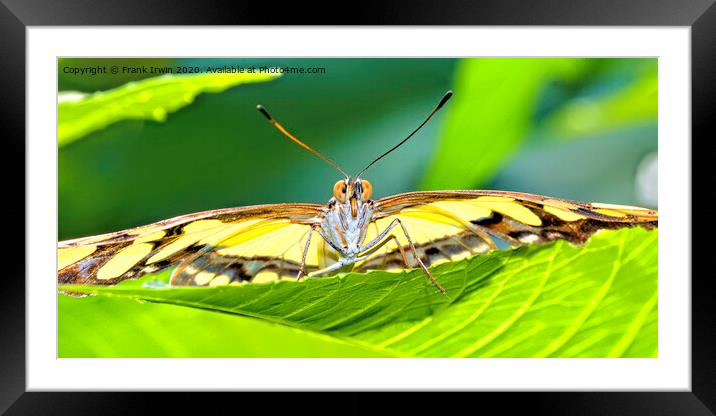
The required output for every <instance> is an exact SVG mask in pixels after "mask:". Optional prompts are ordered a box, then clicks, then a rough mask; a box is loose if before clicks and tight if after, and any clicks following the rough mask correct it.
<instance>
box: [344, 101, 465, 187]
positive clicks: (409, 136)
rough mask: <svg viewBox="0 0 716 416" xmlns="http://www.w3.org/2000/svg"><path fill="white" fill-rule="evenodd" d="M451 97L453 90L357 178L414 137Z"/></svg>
mask: <svg viewBox="0 0 716 416" xmlns="http://www.w3.org/2000/svg"><path fill="white" fill-rule="evenodd" d="M450 97H452V91H448V92H446V93H445V95H444V96H443V99H442V100H440V103H439V104H438V105H437V107H435V109H434V110H433V111H432V112H431V113H430V115H428V117H427V118H426V119H425V121H423V122H422V123H420V125H419V126H418V128H417V129H415V130H413V132H412V133H410V134H409V135H408V137H406V138H404V139H403V140H401V142H400V143H398V144H396V145H395V146H393V147H392V148H390V150H388V151H387V152H385V153H383V154H382V155H380V156H378V157H377V158H376V159H375V160H373V161H372V162H370V163H369V164H368V166H366V167H365V168H363V170H362V171H360V173H359V174H357V175H356V178H357V177H359V176H360V175H362V174H363V172H365V171H367V170H368V168H370V167H371V166H373V165H374V164H375V162H377V161H379V160H380V159H382V158H384V157H385V156H387V155H388V154H389V153H390V152H392V151H393V150H395V149H397V148H399V147H400V146H401V145H402V144H403V143H405V142H407V141H408V140H409V139H410V138H411V137H413V135H414V134H415V133H417V132H418V130H420V129H421V128H422V127H423V126H424V125H425V124H426V123H427V122H428V120H430V119H431V118H432V117H433V116H434V115H435V113H437V112H438V111H439V110H440V109H441V108H442V107H443V105H445V103H446V102H447V101H448V100H449V99H450Z"/></svg>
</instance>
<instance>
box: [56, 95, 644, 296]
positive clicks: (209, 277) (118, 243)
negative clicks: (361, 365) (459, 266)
mask: <svg viewBox="0 0 716 416" xmlns="http://www.w3.org/2000/svg"><path fill="white" fill-rule="evenodd" d="M451 96H452V92H451V91H448V92H447V93H446V94H445V95H444V96H443V98H442V99H441V101H440V102H439V104H438V105H437V106H436V107H435V109H433V111H432V112H431V113H430V114H429V115H428V116H427V118H425V120H424V121H423V122H422V123H421V124H420V125H419V126H418V127H417V128H416V129H415V130H413V131H412V133H410V134H409V135H408V136H407V137H406V138H405V139H403V140H402V141H400V142H399V143H397V144H396V145H395V146H393V147H392V148H390V149H389V150H388V151H386V152H384V153H383V154H382V155H380V156H379V157H377V158H376V159H374V160H373V161H372V162H370V163H369V164H368V165H367V166H366V167H365V168H364V169H363V170H361V171H360V172H359V173H358V174H356V175H348V174H347V173H346V172H345V171H344V170H343V169H341V168H340V166H338V164H336V163H335V162H334V161H333V160H331V159H329V158H328V157H326V156H324V155H323V154H321V153H320V152H318V151H316V150H314V149H313V148H311V147H310V146H308V145H307V144H305V143H304V142H302V141H300V140H299V139H297V138H296V137H295V136H293V135H292V134H291V133H289V132H288V130H286V129H285V128H284V127H283V126H282V125H281V124H279V123H278V122H277V121H276V120H275V119H274V118H273V117H271V115H270V114H269V113H268V111H267V110H266V109H265V108H264V107H262V106H260V105H258V106H257V109H258V110H259V112H261V114H263V115H264V116H265V117H266V119H268V121H269V122H270V123H271V124H272V125H273V126H274V127H275V128H276V129H278V130H279V131H280V132H281V133H283V135H285V136H286V137H287V138H289V139H290V140H292V141H293V142H294V143H296V144H297V145H299V146H300V147H302V148H303V149H305V150H307V151H309V152H311V153H313V154H314V155H316V156H318V157H319V158H321V159H323V160H324V161H326V162H327V163H328V164H330V165H331V166H333V167H334V168H335V169H336V170H337V171H339V172H340V173H341V174H342V175H343V178H342V179H340V180H338V181H337V182H336V183H335V184H334V185H333V196H332V197H331V198H330V199H329V201H328V203H327V204H325V205H320V204H305V203H285V204H271V205H256V206H247V207H239V208H226V209H217V210H212V211H206V212H198V213H193V214H188V215H182V216H178V217H175V218H170V219H166V220H163V221H159V222H156V223H154V224H150V225H145V226H140V227H136V228H131V229H127V230H123V231H118V232H114V233H109V234H103V235H98V236H91V237H84V238H79V239H74V240H68V241H62V242H60V243H59V244H58V270H59V271H58V282H59V283H65V284H90V285H93V284H102V285H112V284H116V283H118V282H120V281H122V280H125V279H133V278H138V277H140V276H142V275H144V274H147V273H153V272H158V271H160V270H164V269H167V268H170V267H176V268H175V269H174V271H173V272H172V275H171V279H170V284H171V285H173V286H217V285H238V284H241V283H245V282H254V283H257V282H267V281H274V280H281V279H301V278H302V277H306V276H308V277H320V276H327V275H331V274H335V273H337V272H344V271H350V270H353V271H367V270H374V269H382V270H391V269H405V268H420V269H422V271H423V273H424V274H425V276H426V277H427V278H428V280H429V281H430V282H431V283H432V284H433V285H434V286H435V287H436V288H437V289H438V290H439V291H440V292H441V293H443V294H445V289H444V288H443V287H442V285H440V283H439V282H438V281H437V280H436V279H435V277H434V276H433V275H432V273H431V272H430V269H429V268H428V267H429V266H431V265H435V264H438V263H441V262H445V261H453V260H457V259H461V258H464V257H468V256H473V255H478V254H482V253H486V252H489V251H492V250H495V249H497V248H498V245H497V244H496V241H497V242H506V243H508V244H511V245H524V244H530V243H538V244H539V243H548V242H551V241H554V240H557V239H563V240H567V241H570V242H572V243H575V244H581V243H584V242H585V241H586V240H587V239H588V238H589V237H590V236H591V235H592V234H594V233H595V232H596V231H598V230H600V229H616V228H623V227H634V226H640V227H643V228H646V229H652V228H655V227H657V225H658V213H657V211H655V210H650V209H645V208H639V207H631V206H623V205H612V204H600V203H585V202H578V201H571V200H565V199H558V198H550V197H546V196H541V195H533V194H527V193H519V192H508V191H488V190H456V191H424V192H408V193H403V194H398V195H394V196H389V197H385V198H381V199H376V200H373V199H371V196H372V194H373V185H372V184H371V182H370V181H368V180H366V179H363V177H362V175H363V174H364V173H365V172H366V171H367V170H368V169H369V168H370V167H371V166H373V165H374V164H375V163H376V162H378V161H379V160H381V159H382V158H383V157H385V156H386V155H388V154H389V153H391V152H393V151H394V150H395V149H397V148H398V147H400V146H401V145H403V144H404V143H405V142H406V141H408V140H409V139H410V138H411V137H413V135H414V134H415V133H416V132H418V130H420V129H421V128H422V127H423V126H424V125H425V124H426V123H427V122H428V121H429V120H430V119H431V118H432V117H433V116H434V115H435V114H436V113H437V112H438V111H439V110H440V109H441V108H442V107H443V106H444V105H445V103H446V102H447V101H448V100H449V99H450V97H451Z"/></svg>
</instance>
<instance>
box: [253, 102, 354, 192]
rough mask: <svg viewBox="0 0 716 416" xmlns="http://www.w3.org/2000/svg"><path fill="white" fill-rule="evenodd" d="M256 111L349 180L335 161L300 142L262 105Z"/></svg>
mask: <svg viewBox="0 0 716 416" xmlns="http://www.w3.org/2000/svg"><path fill="white" fill-rule="evenodd" d="M256 109H257V110H259V112H261V114H263V115H264V117H266V119H268V121H269V122H270V123H271V124H273V126H274V127H276V128H277V129H278V131H280V132H281V133H283V134H284V135H285V136H286V137H288V138H289V139H291V140H293V141H294V142H295V143H296V144H297V145H299V146H301V147H303V148H304V149H306V150H308V151H309V152H311V153H313V154H314V155H316V156H318V157H320V158H321V159H323V160H325V161H326V162H327V163H328V164H329V165H331V166H333V167H334V168H336V170H338V171H339V172H340V173H342V174H343V176H345V177H346V178H348V174H347V173H346V172H345V171H344V170H343V169H341V167H340V166H338V164H337V163H336V162H334V161H332V160H331V159H329V158H327V157H325V156H323V155H322V154H321V153H320V152H319V151H317V150H314V149H313V148H311V146H309V145H307V144H306V143H304V142H302V141H300V140H298V139H297V138H296V137H295V136H294V135H293V134H291V133H289V132H288V130H286V129H285V128H283V126H282V125H280V124H279V123H278V121H276V120H274V118H273V117H271V115H270V114H269V113H268V111H266V109H265V108H264V107H263V106H262V105H261V104H259V105H257V106H256Z"/></svg>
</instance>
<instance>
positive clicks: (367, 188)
mask: <svg viewBox="0 0 716 416" xmlns="http://www.w3.org/2000/svg"><path fill="white" fill-rule="evenodd" d="M361 187H362V188H363V192H362V193H361V195H360V196H361V199H362V200H363V202H365V201H367V200H369V199H370V197H371V196H373V185H372V184H371V183H370V182H368V181H367V180H365V179H363V180H362V181H361Z"/></svg>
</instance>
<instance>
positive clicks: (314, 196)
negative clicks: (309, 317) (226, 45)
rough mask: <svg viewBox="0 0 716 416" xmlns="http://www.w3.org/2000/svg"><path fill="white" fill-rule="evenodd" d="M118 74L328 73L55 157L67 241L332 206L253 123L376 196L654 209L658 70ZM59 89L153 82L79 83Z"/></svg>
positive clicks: (428, 65) (338, 66) (550, 63)
mask: <svg viewBox="0 0 716 416" xmlns="http://www.w3.org/2000/svg"><path fill="white" fill-rule="evenodd" d="M109 62H110V63H111V64H117V65H139V64H147V65H160V64H167V65H171V66H176V65H188V66H195V65H203V66H205V65H209V64H211V65H225V64H230V65H243V66H252V65H256V66H277V67H283V66H291V67H320V68H325V73H315V74H285V75H284V76H283V77H281V78H279V79H277V80H274V81H271V82H267V83H259V84H250V85H242V86H239V87H237V88H231V89H228V90H226V91H224V92H222V93H216V94H202V95H199V96H197V97H196V99H195V100H194V102H193V103H191V104H190V105H188V106H186V107H183V108H181V109H179V110H178V111H176V112H175V113H173V114H172V116H171V117H169V119H168V120H166V121H165V122H157V121H154V120H151V119H140V120H135V119H131V120H127V119H125V120H121V121H118V122H116V123H114V124H111V125H109V126H107V127H106V128H104V129H101V130H97V131H93V132H91V133H89V134H87V135H86V136H85V137H84V138H83V139H82V140H79V141H75V142H72V143H70V144H68V145H66V146H63V147H62V148H61V149H60V151H59V156H58V157H59V239H68V238H73V237H78V236H83V235H92V234H98V233H102V232H110V231H115V230H118V229H122V228H126V227H131V226H135V225H141V224H146V223H150V222H154V221H157V220H160V219H163V218H168V217H171V216H174V215H181V214H186V213H190V212H196V211H202V210H208V209H215V208H221V207H230V206H242V205H249V204H261V203H277V202H318V203H324V202H325V201H326V200H327V199H328V198H329V196H330V187H331V185H332V184H333V182H334V181H335V180H336V179H337V178H338V177H339V175H338V173H337V172H335V171H334V170H333V169H332V168H331V167H330V166H328V165H327V164H325V163H324V162H322V161H321V160H319V159H317V158H316V157H314V156H312V155H310V154H309V153H307V152H305V151H304V150H302V149H300V148H298V147H297V146H295V145H294V144H292V143H290V142H289V141H288V140H286V139H285V138H284V137H282V136H281V135H280V133H278V132H277V131H276V130H275V129H273V128H272V127H271V126H270V125H269V124H267V123H266V120H265V119H263V117H261V115H260V114H258V113H257V112H256V109H255V107H256V104H259V103H260V104H262V105H264V106H266V108H268V109H269V110H270V111H271V114H272V115H273V116H274V117H276V118H277V119H278V120H279V121H280V122H281V123H282V124H284V126H286V128H288V129H289V130H290V131H291V132H292V133H294V134H295V135H296V136H298V137H299V138H301V139H302V140H304V141H305V142H307V143H308V144H310V145H311V146H314V147H315V148H317V149H319V150H320V151H322V152H323V153H325V154H326V155H328V156H329V157H332V158H333V159H334V160H336V161H337V162H338V163H339V164H340V165H341V166H343V167H344V169H346V170H348V171H349V172H351V173H352V172H356V171H358V170H359V169H361V168H362V167H363V166H365V164H366V163H368V162H369V161H370V160H371V159H372V158H374V157H375V156H377V155H378V154H380V153H381V152H383V151H384V150H386V149H387V148H389V147H390V146H392V145H393V144H395V143H396V142H398V141H399V140H401V139H402V138H403V137H405V135H406V134H407V133H409V132H410V131H411V130H412V129H413V128H415V127H416V126H417V125H418V124H419V123H420V122H421V121H422V119H423V118H424V117H425V116H426V115H427V113H429V112H430V110H431V109H432V108H433V107H434V106H435V104H436V103H437V101H438V100H439V99H440V97H441V96H442V94H443V93H444V92H445V91H446V90H448V89H453V91H454V93H455V96H454V98H453V100H452V101H451V102H449V103H448V104H447V105H446V106H445V108H444V109H443V110H442V111H441V113H439V114H438V115H437V116H436V117H435V119H434V120H431V122H430V123H428V124H427V125H426V126H425V127H424V128H423V130H422V131H421V132H419V133H418V134H416V135H415V136H414V138H413V139H411V141H409V142H408V143H406V144H405V145H404V146H403V147H402V148H401V149H400V150H398V151H396V152H394V153H393V154H391V155H389V156H388V157H386V158H385V159H384V160H382V161H381V162H379V163H378V164H376V165H375V166H374V167H373V168H371V169H370V170H369V171H368V172H367V173H366V174H365V176H366V177H367V178H368V179H371V180H372V181H373V183H374V185H375V193H376V196H377V197H381V196H386V195H391V194H395V193H399V192H406V191H411V190H416V189H421V188H423V189H424V188H433V189H438V188H443V189H446V188H463V189H466V188H473V189H479V188H483V189H505V190H516V191H524V192H534V193H541V194H547V195H551V196H555V197H562V198H573V199H582V200H591V201H601V202H611V203H622V204H632V205H645V203H644V201H641V200H640V199H639V197H638V193H637V192H636V190H635V188H636V185H635V177H636V175H637V169H638V166H639V163H640V162H641V160H642V159H644V158H645V157H646V156H647V155H649V154H651V153H653V152H655V151H656V149H657V130H656V101H657V97H656V73H657V72H656V68H657V60H656V59H501V58H485V59H481V58H480V59H457V60H455V59H343V58H341V59H282V58H271V59H259V58H246V59H176V60H157V59H113V60H111V61H109ZM90 64H95V65H96V64H98V61H97V60H96V59H92V60H86V59H63V60H61V61H60V62H59V68H58V71H59V72H58V73H59V74H60V77H59V88H60V91H62V92H67V91H78V90H79V91H83V92H85V93H92V92H95V91H102V90H105V89H110V88H117V87H122V86H123V85H125V84H126V83H127V82H129V81H135V80H136V79H139V78H142V77H146V75H135V76H134V78H132V76H130V75H122V76H116V77H115V78H116V79H112V77H111V75H108V74H104V75H97V76H94V77H93V76H89V75H84V76H79V75H71V74H66V73H64V72H63V71H62V69H63V68H64V67H65V66H68V65H74V66H80V65H90Z"/></svg>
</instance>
